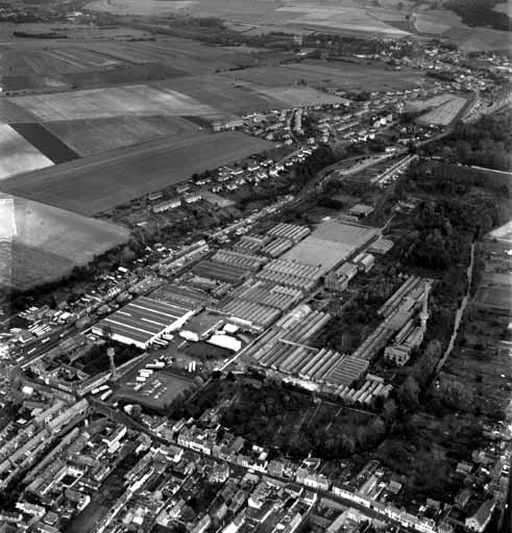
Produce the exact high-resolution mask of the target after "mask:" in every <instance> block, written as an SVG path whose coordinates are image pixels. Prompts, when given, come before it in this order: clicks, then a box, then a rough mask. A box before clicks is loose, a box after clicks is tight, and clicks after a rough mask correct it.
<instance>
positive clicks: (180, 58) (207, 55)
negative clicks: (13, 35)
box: [2, 37, 273, 94]
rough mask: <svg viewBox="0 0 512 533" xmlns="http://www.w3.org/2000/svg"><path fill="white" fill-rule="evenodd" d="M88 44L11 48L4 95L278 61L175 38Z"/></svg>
mask: <svg viewBox="0 0 512 533" xmlns="http://www.w3.org/2000/svg"><path fill="white" fill-rule="evenodd" d="M89 39H90V38H89ZM89 39H87V40H85V39H84V40H77V41H73V42H72V43H70V44H67V43H66V44H65V45H64V44H63V43H62V42H59V41H56V40H55V41H49V42H47V41H45V46H44V48H42V47H41V46H40V44H39V43H37V42H34V41H26V42H23V43H20V44H18V43H17V44H16V46H15V47H14V46H12V45H9V44H7V46H5V48H4V49H3V50H2V65H3V68H4V72H5V73H6V74H5V75H4V76H3V78H2V83H3V86H4V91H6V92H7V93H8V94H9V93H11V94H14V93H17V94H20V93H21V92H23V93H24V92H32V91H34V90H36V91H38V90H46V91H53V90H62V89H69V88H71V87H73V88H86V87H95V86H96V87H101V86H104V85H115V84H121V83H136V82H140V81H144V82H147V81H158V80H162V79H169V78H176V77H183V76H191V75H198V74H205V73H213V72H215V71H224V70H230V69H232V68H237V67H240V66H247V65H255V64H257V62H258V61H260V62H261V61H262V59H263V61H264V62H266V61H269V62H272V61H273V58H272V57H271V56H268V57H267V58H266V59H265V58H264V57H263V56H262V55H261V54H254V53H248V52H246V51H238V50H236V49H233V48H231V49H229V48H220V47H219V48H214V47H208V46H206V45H203V44H201V43H198V42H195V41H192V40H189V39H180V38H175V37H166V38H165V39H162V40H159V41H157V42H155V41H141V42H126V41H115V40H106V38H105V37H103V38H102V39H101V40H99V41H96V42H95V41H94V40H89Z"/></svg>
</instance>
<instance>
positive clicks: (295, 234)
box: [267, 222, 311, 243]
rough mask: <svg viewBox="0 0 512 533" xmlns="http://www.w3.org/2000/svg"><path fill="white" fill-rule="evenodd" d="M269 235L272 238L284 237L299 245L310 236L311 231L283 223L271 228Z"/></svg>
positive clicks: (304, 227) (305, 227) (303, 227)
mask: <svg viewBox="0 0 512 533" xmlns="http://www.w3.org/2000/svg"><path fill="white" fill-rule="evenodd" d="M267 233H268V235H271V236H272V237H283V238H285V239H289V240H291V241H293V242H295V243H297V242H299V241H301V240H302V239H304V237H306V236H307V235H309V234H310V233H311V230H310V229H309V228H308V227H307V226H299V225H297V224H286V223H284V222H283V223H281V224H278V225H277V226H274V227H273V228H271V229H270V230H269V231H268V232H267Z"/></svg>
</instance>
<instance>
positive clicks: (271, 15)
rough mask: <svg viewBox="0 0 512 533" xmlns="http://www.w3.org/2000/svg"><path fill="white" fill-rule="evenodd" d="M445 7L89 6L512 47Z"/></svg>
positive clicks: (100, 1) (256, 28)
mask: <svg viewBox="0 0 512 533" xmlns="http://www.w3.org/2000/svg"><path fill="white" fill-rule="evenodd" d="M441 5H442V3H440V2H432V1H425V2H417V1H413V0H404V1H398V0H379V1H378V2H377V1H375V2H374V1H371V0H364V1H355V0H341V1H339V2H334V1H327V2H319V1H318V0H316V1H312V2H304V1H300V0H285V1H283V2H279V3H275V2H260V1H258V0H239V1H238V2H236V5H235V4H233V2H232V1H229V0H208V1H207V0H181V1H165V0H146V1H145V2H139V1H136V0H94V1H92V2H91V3H89V4H88V6H87V7H88V8H89V9H92V10H95V11H100V12H111V13H116V14H120V15H140V16H148V15H151V16H162V15H168V14H170V13H175V14H187V15H192V16H196V17H218V18H220V19H223V20H225V21H226V22H227V24H228V27H230V28H233V29H235V30H238V31H243V32H244V33H248V34H252V35H256V34H261V33H263V32H270V31H282V32H290V31H291V32H294V33H297V34H300V33H306V32H308V31H320V32H335V33H343V34H347V35H359V36H365V35H369V34H371V35H382V36H384V37H400V36H407V35H412V34H414V33H419V34H420V35H436V36H441V37H446V38H449V39H453V40H455V41H456V42H457V44H459V45H461V46H462V47H463V48H465V49H468V50H487V49H492V48H496V49H505V48H506V47H507V43H508V42H509V36H507V32H504V31H497V30H493V29H489V28H487V27H485V26H486V25H487V24H486V21H485V20H482V22H481V26H482V27H475V28H472V27H469V26H468V25H467V24H466V23H465V22H464V21H463V20H462V18H461V17H460V16H459V15H458V14H456V13H455V12H453V11H447V10H446V9H439V7H441ZM496 11H500V12H503V13H505V12H506V6H505V5H503V4H498V5H497V6H496ZM411 14H414V18H411ZM476 26H478V24H476Z"/></svg>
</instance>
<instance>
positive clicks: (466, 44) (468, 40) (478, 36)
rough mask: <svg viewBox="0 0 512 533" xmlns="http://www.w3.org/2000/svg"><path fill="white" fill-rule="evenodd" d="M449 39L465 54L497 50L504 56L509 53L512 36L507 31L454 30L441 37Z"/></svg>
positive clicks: (483, 29) (481, 29) (484, 29)
mask: <svg viewBox="0 0 512 533" xmlns="http://www.w3.org/2000/svg"><path fill="white" fill-rule="evenodd" d="M443 36H444V37H447V38H449V39H451V40H452V41H453V42H454V43H455V44H457V46H458V47H459V48H460V49H461V50H464V51H466V52H478V51H481V50H497V51H502V52H503V53H505V54H508V53H509V52H510V43H511V39H512V35H511V33H510V32H507V31H498V30H490V29H487V28H466V27H463V28H454V29H451V30H450V31H449V32H447V33H445V34H444V35H443Z"/></svg>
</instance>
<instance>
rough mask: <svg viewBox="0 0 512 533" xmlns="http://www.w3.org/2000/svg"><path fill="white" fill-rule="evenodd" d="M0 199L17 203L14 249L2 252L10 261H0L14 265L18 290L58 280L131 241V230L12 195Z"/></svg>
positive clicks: (3, 259) (2, 195) (14, 284)
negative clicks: (7, 199) (111, 249)
mask: <svg viewBox="0 0 512 533" xmlns="http://www.w3.org/2000/svg"><path fill="white" fill-rule="evenodd" d="M0 198H12V199H13V203H14V218H15V224H16V233H15V236H14V237H13V239H12V249H11V250H8V249H4V250H3V252H2V253H3V254H4V255H5V254H6V253H7V254H10V258H9V257H8V256H7V257H3V258H0V263H3V262H4V261H5V260H6V259H7V260H9V261H11V276H12V279H11V284H12V286H13V287H16V288H20V289H27V288H30V287H32V286H35V285H39V284H41V283H44V282H48V281H53V280H56V279H59V278H60V277H62V276H65V275H67V274H69V273H70V272H71V269H72V268H73V267H74V266H75V265H85V264H87V263H88V262H89V261H91V260H92V259H93V258H94V256H95V255H100V254H101V253H103V252H105V251H106V250H108V249H110V248H112V247H113V246H116V245H118V244H121V243H123V242H125V241H127V239H128V237H129V230H128V229H126V228H123V227H120V226H117V225H114V224H110V223H108V222H105V221H102V220H95V219H92V218H87V217H84V216H82V215H78V214H76V213H71V212H69V211H64V210H62V209H58V208H56V207H52V206H49V205H44V204H41V203H38V202H33V201H31V200H25V199H23V198H19V197H12V196H10V195H5V194H0Z"/></svg>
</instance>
